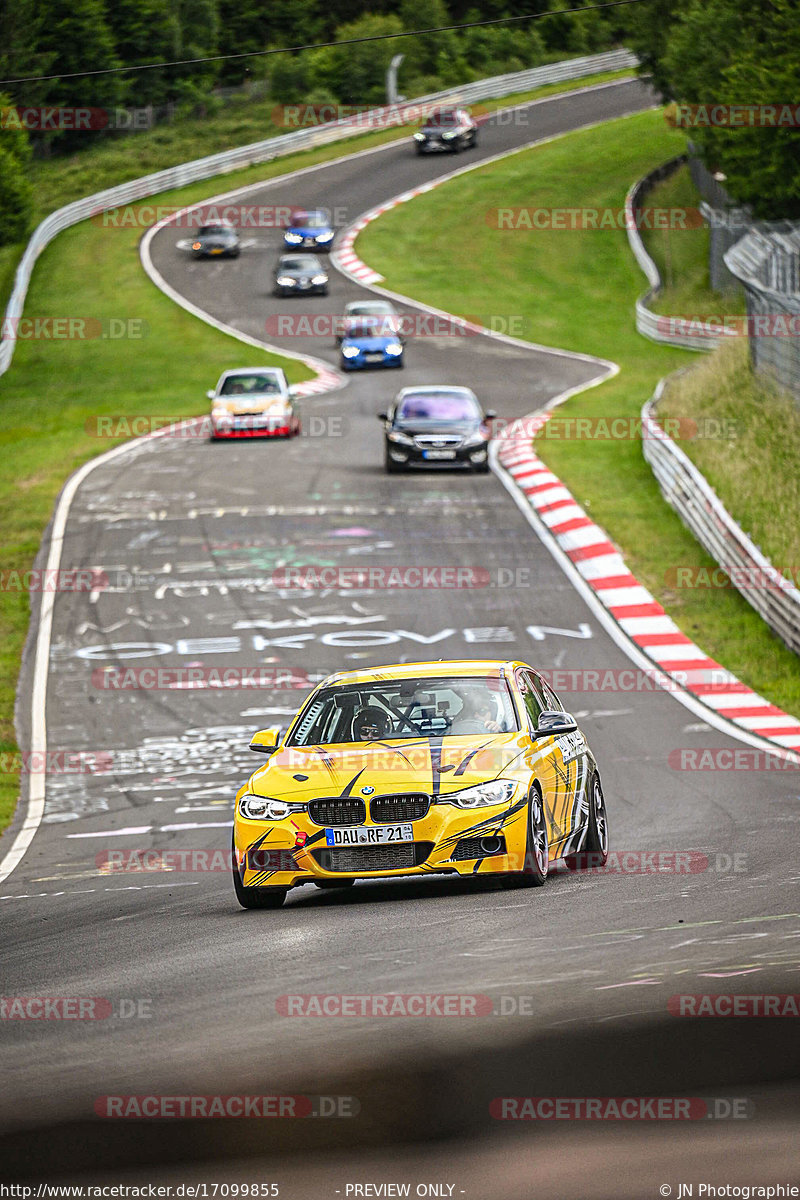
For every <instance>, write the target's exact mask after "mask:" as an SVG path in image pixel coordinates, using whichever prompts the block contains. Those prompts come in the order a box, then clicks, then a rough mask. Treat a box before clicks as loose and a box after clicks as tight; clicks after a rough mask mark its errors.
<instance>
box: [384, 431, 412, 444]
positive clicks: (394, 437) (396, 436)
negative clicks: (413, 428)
mask: <svg viewBox="0 0 800 1200" xmlns="http://www.w3.org/2000/svg"><path fill="white" fill-rule="evenodd" d="M386 436H387V437H388V439H389V441H390V442H400V443H401V444H402V445H403V446H413V445H414V439H413V438H410V437H409V436H408V434H407V433H400V432H398V431H397V430H392V432H391V433H387V435H386Z"/></svg>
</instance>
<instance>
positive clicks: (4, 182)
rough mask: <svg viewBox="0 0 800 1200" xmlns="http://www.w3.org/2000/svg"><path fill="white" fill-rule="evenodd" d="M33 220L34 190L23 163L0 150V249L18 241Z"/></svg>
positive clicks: (21, 238) (0, 148) (5, 151)
mask: <svg viewBox="0 0 800 1200" xmlns="http://www.w3.org/2000/svg"><path fill="white" fill-rule="evenodd" d="M32 217H33V188H32V187H31V184H30V182H29V180H28V179H27V177H26V175H25V170H24V168H23V166H22V163H21V162H20V161H19V159H18V158H16V157H15V155H13V154H11V153H10V152H9V151H8V150H5V149H4V148H2V147H0V246H9V245H13V244H14V243H15V242H21V241H22V240H23V238H24V237H25V236H26V234H27V232H28V230H29V229H30V225H31V219H32Z"/></svg>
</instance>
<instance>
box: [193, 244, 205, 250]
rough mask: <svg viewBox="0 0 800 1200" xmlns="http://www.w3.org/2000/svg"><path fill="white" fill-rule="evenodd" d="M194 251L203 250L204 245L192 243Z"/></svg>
mask: <svg viewBox="0 0 800 1200" xmlns="http://www.w3.org/2000/svg"><path fill="white" fill-rule="evenodd" d="M192 249H193V250H202V249H203V243H202V242H192Z"/></svg>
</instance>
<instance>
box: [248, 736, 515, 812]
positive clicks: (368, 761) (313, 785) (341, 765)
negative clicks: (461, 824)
mask: <svg viewBox="0 0 800 1200" xmlns="http://www.w3.org/2000/svg"><path fill="white" fill-rule="evenodd" d="M527 744H528V740H527V739H526V738H525V737H524V735H522V734H520V733H503V734H491V733H487V734H484V735H483V736H480V735H477V734H470V735H469V736H462V737H446V738H417V739H411V738H408V739H394V740H392V741H385V742H369V743H365V744H361V743H358V744H347V745H341V746H313V747H297V746H292V747H283V748H281V749H280V750H278V751H276V753H275V754H273V755H272V756H271V757H270V760H269V762H268V763H266V765H265V766H263V767H262V768H261V769H260V770H258V771H256V772H255V774H254V775H253V777H252V779H251V781H250V788H251V789H252V790H253V791H254V792H256V793H257V794H258V795H262V796H271V797H273V798H275V799H281V800H292V801H294V802H295V803H303V802H305V801H307V800H310V799H312V798H313V797H315V796H343V795H344V796H347V795H350V794H353V795H359V794H361V792H362V789H363V788H367V787H368V788H372V789H374V791H375V793H377V794H381V793H386V792H395V791H397V792H411V791H415V790H420V791H424V792H427V793H428V794H434V795H436V794H438V795H442V796H446V795H448V794H449V793H450V792H456V791H460V790H461V789H462V788H466V787H470V785H472V784H475V783H483V782H485V781H486V780H489V779H495V778H496V777H497V776H498V775H500V774H502V772H503V770H504V769H506V768H507V767H509V766H510V765H511V764H512V763H513V762H514V761H515V760H516V759H517V758H519V756H520V754H522V753H523V751H524V749H525V746H526V745H527ZM368 794H370V795H371V794H372V793H368Z"/></svg>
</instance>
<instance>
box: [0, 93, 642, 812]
mask: <svg viewBox="0 0 800 1200" xmlns="http://www.w3.org/2000/svg"><path fill="white" fill-rule="evenodd" d="M630 74H631V73H630V72H628V71H617V72H609V73H606V74H604V75H597V76H592V77H590V78H587V79H584V80H580V81H578V82H577V84H576V85H572V84H570V83H565V84H560V85H559V84H553V85H549V86H548V87H545V88H539V89H536V91H535V92H531V93H526V94H524V95H520V96H509V97H505V98H503V99H502V100H499V101H496V102H491V103H489V104H488V105H487V107H493V108H497V107H506V106H509V105H513V104H515V103H519V102H521V101H523V100H525V99H528V98H531V97H534V96H535V97H540V96H545V95H551V94H556V93H559V92H565V91H569V90H570V88H571V87H572V86H579V87H585V86H588V85H590V84H592V83H602V82H607V81H608V80H611V79H617V78H624V77H626V76H629V75H630ZM268 107H269V108H271V107H273V104H272V102H270V103H269V105H268ZM263 118H264V113H263V112H262V110H261V109H259V108H258V106H254V111H253V113H250V114H247V113H237V114H234V113H231V112H225V113H223V114H221V115H220V116H217V117H212V118H209V119H208V120H205V121H202V122H195V123H192V122H180V123H176V124H175V125H174V126H168V127H166V128H161V129H156V130H154V131H153V132H152V133H147V134H140V135H136V136H135V137H132V138H131V139H129V140H126V141H124V142H122V141H121V142H117V143H110V144H108V145H107V146H98V147H97V148H95V149H92V150H90V151H87V152H85V153H84V154H80V155H75V156H74V157H73V158H72V159H67V160H65V159H53V160H51V161H49V162H46V163H39V164H37V166H36V169H35V185H36V203H37V220H38V219H41V217H43V216H44V215H45V214H46V213H47V212H49V211H52V210H53V209H54V208H58V207H60V206H61V205H63V204H67V203H69V202H70V201H71V200H74V199H76V198H78V197H79V196H83V195H85V194H87V193H89V192H93V191H98V190H100V189H101V188H104V187H108V186H111V185H112V184H116V183H122V182H124V181H125V180H127V179H131V178H136V177H138V176H139V175H142V174H146V173H149V172H151V171H156V170H160V169H161V168H163V167H166V166H170V165H172V164H173V163H175V162H180V161H184V160H187V159H190V158H193V157H198V156H200V155H201V154H208V153H212V152H213V151H215V150H218V149H225V148H227V147H228V146H229V145H231V144H232V143H234V142H240V143H247V142H249V141H255V140H257V139H259V138H264V137H267V136H269V134H270V132H271V131H270V129H268V128H265V126H264V123H263ZM236 122H238V123H236ZM408 136H409V131H408V129H401V130H397V129H389V130H382V131H380V132H377V133H370V134H366V135H360V136H358V137H356V138H352V139H347V140H346V141H344V142H338V143H336V144H335V145H332V146H325V147H322V148H320V149H318V150H313V151H306V152H304V153H301V154H295V155H291V156H287V157H286V158H281V159H278V160H276V161H274V162H272V163H269V164H260V165H256V166H253V167H249V168H246V169H245V170H242V171H237V172H232V173H230V174H227V175H225V176H223V177H221V178H220V177H217V178H215V179H211V180H206V181H203V182H200V183H196V184H193V185H191V186H190V187H186V188H182V189H177V190H174V191H171V192H165V193H162V194H161V195H159V196H155V197H152V200H153V202H154V203H155V204H158V205H170V204H175V205H185V204H192V203H195V202H197V201H200V200H202V199H204V198H205V197H207V196H209V195H212V194H214V193H215V192H217V191H220V190H229V189H233V188H236V187H241V186H243V185H246V184H248V183H257V182H259V181H260V180H266V179H270V178H274V177H275V176H278V175H283V174H285V173H287V172H290V171H292V170H295V169H297V168H299V167H305V166H309V165H312V164H314V163H320V162H327V161H330V160H332V159H334V158H339V157H341V156H342V155H345V154H348V153H352V152H353V151H354V150H361V149H367V148H369V147H371V146H375V145H379V144H381V143H383V142H386V141H391V140H394V139H396V138H398V137H402V138H405V137H408ZM140 233H141V230H132V229H114V230H113V231H108V230H104V229H102V228H99V227H98V226H95V225H93V224H91V223H89V222H84V223H83V224H81V225H78V226H75V227H74V228H72V229H70V230H68V231H66V232H65V233H63V234H61V235H60V236H59V237H58V238H57V239H56V240H55V242H53V243H51V245H50V246H49V247H48V248H47V249H46V250H45V251H44V253H43V254H42V256H41V258H40V260H39V262H38V264H37V268H36V271H35V272H34V276H33V281H32V284H31V287H30V290H29V293H28V298H27V301H26V305H25V315H26V317H30V318H37V317H48V316H51V317H63V316H64V315H65V314H66V315H74V316H82V317H83V316H93V317H98V318H103V317H123V318H125V319H134V320H140V321H142V322H144V323H145V325H146V327H147V333H146V336H144V337H142V338H141V339H123V340H119V341H115V340H99V339H98V340H87V341H68V340H61V341H58V342H48V341H30V342H25V341H20V342H19V343H18V345H17V348H16V351H15V354H14V358H13V360H12V365H11V367H10V369H9V371H8V372H7V373H6V374H5V375H3V376H0V404H1V405H2V413H3V422H2V427H1V428H0V452H2V453H4V455H5V460H6V463H7V464H8V465H7V468H6V470H5V471H4V473H3V475H2V477H0V531H1V532H0V572H5V571H9V570H17V571H22V572H24V571H27V570H29V569H30V567H31V564H32V562H33V559H34V557H35V555H36V552H37V550H38V548H39V544H40V542H41V537H42V532H43V530H44V528H45V526H46V524H47V522H48V520H49V518H50V515H51V513H52V509H53V504H54V501H55V498H56V496H57V494H58V492H59V490H60V489H61V487H62V486H63V484H64V482H65V480H66V479H67V477H68V476H69V475H70V474H71V472H72V471H74V470H75V469H76V468H77V467H79V466H80V465H81V464H82V463H84V462H86V461H87V460H88V459H90V458H92V457H94V456H95V455H97V454H100V453H102V452H103V451H104V450H107V449H109V448H110V447H111V446H112V445H115V444H117V441H124V440H125V439H124V438H121V439H117V441H110V440H105V439H104V440H103V441H100V440H99V439H98V438H96V437H93V436H91V435H90V434H88V433H87V432H86V428H85V426H86V422H87V420H91V419H93V418H94V417H95V416H97V415H122V416H124V415H129V416H133V415H154V416H168V417H174V418H179V417H183V416H190V415H195V414H196V413H198V412H202V411H204V409H205V405H206V400H205V392H206V389H207V388H208V387H210V386H211V384H213V382H214V381H215V380H216V378H217V376H218V374H219V373H220V372H221V371H222V370H224V369H225V368H227V367H230V366H235V365H237V364H239V363H241V361H242V359H243V356H245V357H246V359H247V361H249V362H255V361H257V360H262V361H264V362H275V363H279V364H280V365H283V366H284V367H285V369H286V372H287V375H288V377H289V379H290V380H291V381H292V382H299V381H300V380H302V379H307V378H308V377H309V372H308V371H307V369H306V368H305V367H303V365H302V364H300V363H296V362H293V361H291V360H285V359H282V358H279V357H275V356H271V355H268V354H266V353H264V354H259V353H258V352H257V351H254V350H251V349H246V348H244V347H242V345H241V343H239V342H237V341H236V340H235V339H232V338H229V337H227V336H226V335H224V334H221V333H218V332H217V331H215V330H213V329H211V328H210V327H209V326H207V325H205V324H204V323H203V322H201V321H198V320H197V319H196V318H194V317H192V316H190V315H189V314H188V313H186V312H184V310H183V309H181V308H179V307H178V306H176V305H174V304H173V303H172V302H171V301H169V300H168V299H167V298H166V297H164V296H163V295H162V294H161V293H160V292H159V291H158V290H157V289H155V288H154V287H153V286H152V284H151V283H150V281H149V280H148V279H147V277H146V276H145V275H144V273H143V272H142V271H141V268H140V265H139V258H138V237H139V234H140ZM23 250H24V246H19V247H6V248H4V249H3V250H2V251H0V303H2V306H3V308H4V307H5V303H6V301H7V298H8V294H9V293H10V289H11V282H12V280H13V274H14V271H15V269H16V263H17V261H18V259H19V257H20V256H21V254H22V252H23ZM85 264H91V270H86V269H84V267H85ZM176 363H179V364H180V368H179V369H176ZM159 381H166V382H163V383H161V382H159ZM43 430H46V434H43ZM29 620H30V606H29V602H28V596H27V594H26V593H20V592H15V591H5V590H0V646H1V647H2V648H0V754H2V753H8V752H12V753H13V752H14V751H15V750H16V741H15V736H14V726H13V714H14V697H15V690H16V682H17V676H18V673H19V663H20V658H21V654H22V647H23V643H24V640H25V637H26V634H27V630H28V625H29ZM18 790H19V787H18V778H17V776H16V774H15V773H13V772H10V773H7V774H0V830H2V829H3V828H4V826H5V825H6V824H7V823H8V821H9V820H10V818H11V815H12V813H13V810H14V807H15V805H16V800H17V795H18Z"/></svg>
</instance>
